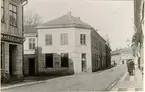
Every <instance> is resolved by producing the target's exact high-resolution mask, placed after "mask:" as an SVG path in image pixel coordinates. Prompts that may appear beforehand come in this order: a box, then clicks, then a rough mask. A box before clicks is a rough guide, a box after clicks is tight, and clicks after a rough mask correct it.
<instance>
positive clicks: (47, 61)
mask: <svg viewBox="0 0 145 92" xmlns="http://www.w3.org/2000/svg"><path fill="white" fill-rule="evenodd" d="M45 67H46V68H47V67H51V68H52V67H53V54H52V53H51V54H46V55H45Z"/></svg>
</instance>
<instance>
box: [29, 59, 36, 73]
mask: <svg viewBox="0 0 145 92" xmlns="http://www.w3.org/2000/svg"><path fill="white" fill-rule="evenodd" d="M34 74H35V58H29V75H34Z"/></svg>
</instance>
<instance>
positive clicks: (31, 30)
mask: <svg viewBox="0 0 145 92" xmlns="http://www.w3.org/2000/svg"><path fill="white" fill-rule="evenodd" d="M24 33H26V34H27V33H37V29H36V26H34V25H25V26H24Z"/></svg>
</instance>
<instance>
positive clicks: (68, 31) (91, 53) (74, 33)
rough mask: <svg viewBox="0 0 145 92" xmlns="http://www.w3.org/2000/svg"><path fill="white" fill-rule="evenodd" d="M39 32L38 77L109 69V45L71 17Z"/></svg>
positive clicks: (59, 19) (48, 25)
mask: <svg viewBox="0 0 145 92" xmlns="http://www.w3.org/2000/svg"><path fill="white" fill-rule="evenodd" d="M37 30H38V72H39V73H80V72H93V71H97V70H99V69H103V68H106V66H107V65H106V64H107V63H106V62H107V59H106V46H107V45H106V41H105V40H104V39H103V38H102V37H101V36H100V35H99V34H98V33H97V32H96V31H95V30H94V28H93V27H91V26H90V25H88V24H86V23H84V22H82V21H81V20H80V18H78V17H73V16H72V15H71V13H68V14H66V15H63V16H61V17H59V18H57V19H54V20H52V21H49V22H47V23H44V24H42V25H39V26H38V27H37ZM107 51H109V50H107Z"/></svg>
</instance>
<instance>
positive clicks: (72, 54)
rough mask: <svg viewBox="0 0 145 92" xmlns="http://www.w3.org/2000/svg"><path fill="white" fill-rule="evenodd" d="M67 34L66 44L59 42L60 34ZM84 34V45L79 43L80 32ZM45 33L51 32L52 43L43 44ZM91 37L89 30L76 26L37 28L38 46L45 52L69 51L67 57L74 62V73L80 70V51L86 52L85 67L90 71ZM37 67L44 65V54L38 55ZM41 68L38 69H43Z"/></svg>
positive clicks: (58, 52)
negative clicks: (38, 63)
mask: <svg viewBox="0 0 145 92" xmlns="http://www.w3.org/2000/svg"><path fill="white" fill-rule="evenodd" d="M63 33H67V34H68V45H61V44H60V34H63ZM81 33H82V34H86V45H80V34H81ZM45 34H52V45H49V46H46V45H45ZM90 41H91V39H90V30H84V29H76V28H58V29H38V47H40V48H41V49H42V54H45V53H57V54H59V55H60V53H69V58H70V59H71V60H72V61H73V63H74V71H75V73H79V72H81V69H82V67H81V53H86V59H87V66H88V67H87V69H88V70H89V71H91V49H90V48H91V44H90V43H91V42H90ZM39 56H41V57H39V59H41V60H39V62H40V65H39V68H40V67H43V68H44V66H45V57H44V55H39ZM43 68H41V69H40V71H43V70H44V69H43Z"/></svg>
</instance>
